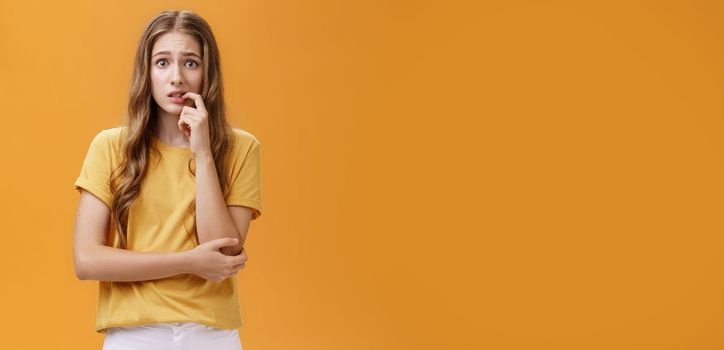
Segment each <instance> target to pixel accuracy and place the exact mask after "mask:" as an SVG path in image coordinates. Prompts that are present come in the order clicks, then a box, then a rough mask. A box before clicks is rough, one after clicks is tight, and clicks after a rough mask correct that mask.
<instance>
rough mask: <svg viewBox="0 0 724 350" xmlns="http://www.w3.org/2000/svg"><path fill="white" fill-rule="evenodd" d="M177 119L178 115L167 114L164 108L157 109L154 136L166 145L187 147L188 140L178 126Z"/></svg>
mask: <svg viewBox="0 0 724 350" xmlns="http://www.w3.org/2000/svg"><path fill="white" fill-rule="evenodd" d="M159 110H160V108H159ZM178 119H179V116H178V115H173V114H169V113H168V112H166V111H164V110H160V111H158V112H157V114H156V138H158V139H159V140H160V141H161V142H163V143H165V144H167V145H171V146H176V147H188V146H189V145H190V144H189V140H188V139H187V138H186V135H184V133H183V132H182V131H181V129H179V128H178Z"/></svg>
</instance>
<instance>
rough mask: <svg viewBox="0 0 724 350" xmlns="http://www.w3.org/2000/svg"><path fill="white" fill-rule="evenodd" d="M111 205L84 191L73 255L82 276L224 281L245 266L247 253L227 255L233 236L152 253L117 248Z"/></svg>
mask: <svg viewBox="0 0 724 350" xmlns="http://www.w3.org/2000/svg"><path fill="white" fill-rule="evenodd" d="M109 227H110V209H109V208H108V206H106V204H105V203H103V201H101V200H100V199H99V198H97V197H96V196H94V195H93V194H91V193H90V192H88V191H85V190H83V191H81V195H80V201H79V203H78V211H77V214H76V221H75V228H74V237H73V258H74V266H75V273H76V276H77V277H78V278H79V279H81V280H98V281H117V282H121V281H123V282H130V281H146V280H154V279H160V278H165V277H170V276H174V275H178V274H185V273H190V274H195V275H198V276H200V277H202V278H205V279H207V280H212V281H214V282H220V281H223V280H224V279H226V278H228V277H232V276H234V275H235V274H236V273H237V272H238V271H239V270H241V269H242V268H244V264H245V263H246V260H247V257H246V254H245V253H244V252H243V251H242V253H241V254H240V255H236V256H227V255H224V254H222V253H221V252H219V249H221V248H222V247H228V246H233V245H235V244H237V242H236V241H234V240H233V239H231V238H223V239H216V240H212V241H208V242H205V243H203V244H200V245H199V246H197V247H195V248H193V249H191V250H188V251H184V252H175V253H150V252H137V251H131V250H126V249H118V248H113V247H110V246H109V245H108V242H106V236H107V232H108V229H109Z"/></svg>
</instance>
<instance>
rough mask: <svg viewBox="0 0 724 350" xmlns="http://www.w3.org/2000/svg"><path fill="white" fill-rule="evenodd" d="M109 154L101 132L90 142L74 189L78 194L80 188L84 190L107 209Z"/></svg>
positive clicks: (107, 145) (109, 204) (106, 140)
mask: <svg viewBox="0 0 724 350" xmlns="http://www.w3.org/2000/svg"><path fill="white" fill-rule="evenodd" d="M110 152H111V149H110V147H109V144H108V139H107V137H106V136H105V134H104V133H103V131H101V132H99V133H98V134H97V135H96V136H95V138H93V141H91V144H90V147H88V153H86V156H85V160H84V161H83V166H82V167H81V170H80V175H79V176H78V178H77V179H76V180H75V189H76V190H77V191H78V193H80V192H81V188H82V189H85V190H86V191H88V192H90V193H92V194H93V195H94V196H96V197H98V198H99V199H100V200H102V201H103V203H105V204H106V205H107V206H108V207H109V208H110V207H111V198H112V197H111V190H110V185H109V180H110V174H111V157H110Z"/></svg>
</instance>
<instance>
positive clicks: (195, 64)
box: [186, 60, 199, 68]
mask: <svg viewBox="0 0 724 350" xmlns="http://www.w3.org/2000/svg"><path fill="white" fill-rule="evenodd" d="M189 62H191V63H193V65H192V66H191V67H189V66H188V65H187V67H189V68H195V67H196V66H198V65H199V64H198V63H196V61H194V60H188V61H186V63H189Z"/></svg>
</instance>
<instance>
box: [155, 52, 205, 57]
mask: <svg viewBox="0 0 724 350" xmlns="http://www.w3.org/2000/svg"><path fill="white" fill-rule="evenodd" d="M169 54H171V53H170V52H168V51H159V52H156V53H155V54H153V56H151V57H156V56H158V55H169ZM181 55H183V56H196V57H198V58H199V59H201V56H199V55H198V54H197V53H196V52H193V51H184V52H182V53H181Z"/></svg>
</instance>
